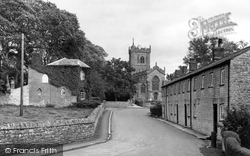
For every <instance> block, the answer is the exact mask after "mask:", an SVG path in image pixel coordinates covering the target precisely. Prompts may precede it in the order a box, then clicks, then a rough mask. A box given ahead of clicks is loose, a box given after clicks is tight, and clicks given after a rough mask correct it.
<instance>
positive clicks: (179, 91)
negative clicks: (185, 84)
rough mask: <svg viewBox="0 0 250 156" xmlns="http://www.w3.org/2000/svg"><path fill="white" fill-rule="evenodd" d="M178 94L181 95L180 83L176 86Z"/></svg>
mask: <svg viewBox="0 0 250 156" xmlns="http://www.w3.org/2000/svg"><path fill="white" fill-rule="evenodd" d="M178 93H179V94H180V93H181V83H180V82H179V84H178Z"/></svg>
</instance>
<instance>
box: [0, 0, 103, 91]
mask: <svg viewBox="0 0 250 156" xmlns="http://www.w3.org/2000/svg"><path fill="white" fill-rule="evenodd" d="M0 8H1V14H0V36H4V37H5V38H0V61H1V62H2V64H1V63H0V65H2V67H0V68H1V71H0V76H1V77H2V81H3V82H4V83H8V82H9V80H8V79H9V75H10V74H11V76H13V75H14V77H15V79H16V84H19V83H20V81H19V79H20V74H19V73H20V60H21V59H20V58H21V39H20V37H18V36H20V35H21V33H24V35H25V56H24V64H25V66H26V67H27V66H28V65H30V63H31V53H33V52H34V51H37V52H40V53H41V54H42V56H43V63H44V64H47V63H50V62H53V61H56V60H58V59H61V58H63V57H66V58H73V59H80V60H82V61H84V62H85V63H87V64H88V65H89V66H91V68H92V70H93V71H97V72H98V73H100V71H101V70H102V68H103V65H104V64H105V57H106V56H107V53H106V52H105V51H104V49H103V48H102V47H100V46H98V45H95V44H93V43H91V41H89V40H87V39H86V37H85V33H84V32H83V31H82V30H80V29H79V23H78V20H77V17H76V15H75V14H72V13H69V12H67V11H65V10H60V9H58V8H57V6H56V5H55V4H53V3H50V2H44V1H42V0H36V1H34V2H29V3H28V2H23V1H21V0H1V1H0ZM94 73H95V72H94ZM97 75H98V74H97V73H95V74H93V75H92V76H94V77H96V76H97ZM7 86H8V85H7ZM2 88H3V89H4V87H2Z"/></svg>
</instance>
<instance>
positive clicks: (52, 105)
mask: <svg viewBox="0 0 250 156" xmlns="http://www.w3.org/2000/svg"><path fill="white" fill-rule="evenodd" d="M45 107H50V108H54V107H55V105H54V104H51V103H47V104H46V106H45Z"/></svg>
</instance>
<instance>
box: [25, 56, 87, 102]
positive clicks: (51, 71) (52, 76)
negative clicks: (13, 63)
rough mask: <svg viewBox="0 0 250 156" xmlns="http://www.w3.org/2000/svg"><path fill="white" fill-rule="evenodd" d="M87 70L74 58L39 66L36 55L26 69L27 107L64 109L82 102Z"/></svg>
mask: <svg viewBox="0 0 250 156" xmlns="http://www.w3.org/2000/svg"><path fill="white" fill-rule="evenodd" d="M89 69H90V67H89V66H88V65H86V64H85V63H83V62H82V61H80V60H78V59H67V58H63V59H60V60H57V61H55V62H52V63H50V64H47V65H43V64H42V59H41V57H40V54H39V53H34V54H33V55H32V64H31V66H30V67H29V80H28V81H29V104H30V105H35V106H46V105H54V106H55V107H64V106H68V105H70V104H71V103H72V102H77V101H80V100H84V99H85V94H86V80H85V75H86V74H87V73H88V71H89Z"/></svg>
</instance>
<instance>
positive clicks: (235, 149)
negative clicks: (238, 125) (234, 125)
mask: <svg viewBox="0 0 250 156" xmlns="http://www.w3.org/2000/svg"><path fill="white" fill-rule="evenodd" d="M221 135H222V149H223V151H224V152H225V154H226V156H250V149H247V148H244V147H241V140H240V138H239V135H238V134H237V133H235V132H232V131H224V132H222V134H221Z"/></svg>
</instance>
